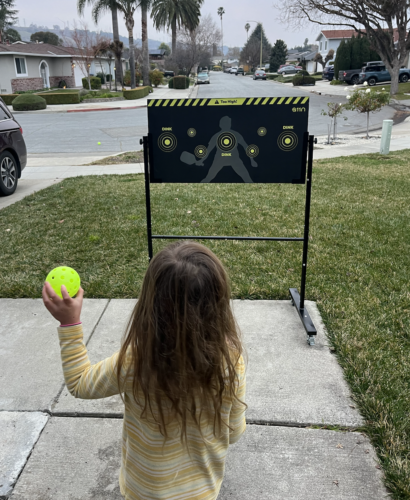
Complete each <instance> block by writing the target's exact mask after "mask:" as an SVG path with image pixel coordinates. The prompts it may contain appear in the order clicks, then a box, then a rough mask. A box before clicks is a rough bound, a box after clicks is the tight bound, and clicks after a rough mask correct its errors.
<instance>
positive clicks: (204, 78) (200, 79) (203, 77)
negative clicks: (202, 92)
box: [196, 72, 211, 85]
mask: <svg viewBox="0 0 410 500" xmlns="http://www.w3.org/2000/svg"><path fill="white" fill-rule="evenodd" d="M196 83H197V85H199V84H200V83H208V84H210V83H211V80H210V78H209V75H208V73H205V72H203V73H199V74H198V76H197V79H196Z"/></svg>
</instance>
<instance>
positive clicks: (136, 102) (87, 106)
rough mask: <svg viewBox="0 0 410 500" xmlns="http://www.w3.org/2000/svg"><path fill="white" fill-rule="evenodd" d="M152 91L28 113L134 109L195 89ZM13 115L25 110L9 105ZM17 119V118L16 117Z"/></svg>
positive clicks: (52, 105)
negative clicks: (119, 99) (126, 97)
mask: <svg viewBox="0 0 410 500" xmlns="http://www.w3.org/2000/svg"><path fill="white" fill-rule="evenodd" d="M153 90H154V92H153V93H152V94H148V96H146V97H143V98H141V99H133V100H124V101H111V102H109V101H107V102H87V103H80V104H50V105H48V106H47V108H46V109H42V110H38V111H30V114H42V113H75V112H86V111H109V110H118V109H135V108H144V107H146V106H147V102H148V100H149V99H185V98H187V97H191V95H192V94H193V93H194V92H195V91H196V88H195V85H194V86H192V87H189V89H170V88H168V86H166V85H160V86H159V87H156V88H155V87H154V88H153ZM9 109H10V111H11V112H12V113H13V115H18V114H20V113H27V111H13V107H12V106H9ZM17 119H18V118H17Z"/></svg>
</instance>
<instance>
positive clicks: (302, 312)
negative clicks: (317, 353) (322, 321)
mask: <svg viewBox="0 0 410 500" xmlns="http://www.w3.org/2000/svg"><path fill="white" fill-rule="evenodd" d="M289 292H290V296H291V298H292V303H293V305H294V306H295V307H296V310H297V312H298V314H299V317H300V319H301V321H302V323H303V326H304V327H305V330H306V333H307V343H308V344H309V345H315V335H317V331H316V328H315V325H314V324H313V321H312V319H311V318H310V316H309V313H308V311H307V309H306V307H305V308H304V309H301V308H300V295H299V292H298V291H297V289H296V288H289Z"/></svg>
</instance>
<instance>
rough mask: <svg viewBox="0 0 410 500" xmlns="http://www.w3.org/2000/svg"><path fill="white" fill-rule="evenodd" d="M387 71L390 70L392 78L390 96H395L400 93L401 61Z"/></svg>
mask: <svg viewBox="0 0 410 500" xmlns="http://www.w3.org/2000/svg"><path fill="white" fill-rule="evenodd" d="M387 69H388V70H389V73H390V76H391V85H390V95H391V96H393V95H395V94H397V92H398V91H399V71H400V61H395V64H394V66H393V67H392V68H391V69H390V68H387Z"/></svg>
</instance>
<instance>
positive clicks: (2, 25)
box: [0, 0, 18, 42]
mask: <svg viewBox="0 0 410 500" xmlns="http://www.w3.org/2000/svg"><path fill="white" fill-rule="evenodd" d="M14 4H15V0H0V42H4V35H5V31H6V30H7V29H9V28H11V26H13V24H15V23H16V22H17V14H18V10H14Z"/></svg>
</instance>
